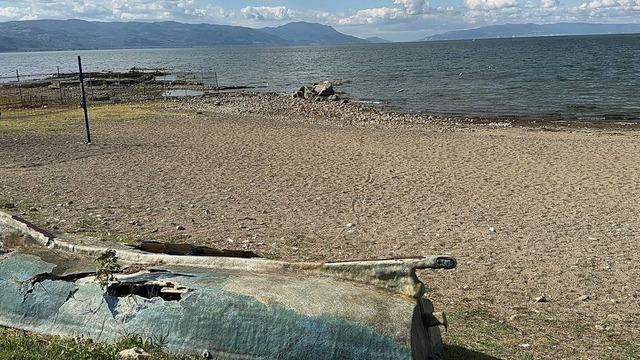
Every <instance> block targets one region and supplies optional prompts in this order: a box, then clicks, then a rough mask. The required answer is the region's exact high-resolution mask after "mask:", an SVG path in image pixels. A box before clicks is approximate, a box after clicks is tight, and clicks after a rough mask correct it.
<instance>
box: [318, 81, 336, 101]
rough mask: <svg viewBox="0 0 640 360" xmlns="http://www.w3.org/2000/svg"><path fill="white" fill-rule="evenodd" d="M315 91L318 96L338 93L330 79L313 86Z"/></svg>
mask: <svg viewBox="0 0 640 360" xmlns="http://www.w3.org/2000/svg"><path fill="white" fill-rule="evenodd" d="M313 91H314V92H315V93H316V94H318V96H323V97H327V96H331V95H334V94H335V93H336V92H335V91H334V90H333V84H331V83H330V82H328V81H325V82H323V83H320V84H317V85H315V86H314V87H313Z"/></svg>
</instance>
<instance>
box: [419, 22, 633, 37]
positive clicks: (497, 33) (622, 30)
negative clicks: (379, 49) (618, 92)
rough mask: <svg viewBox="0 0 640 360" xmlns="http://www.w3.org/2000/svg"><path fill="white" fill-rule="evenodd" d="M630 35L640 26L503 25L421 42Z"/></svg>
mask: <svg viewBox="0 0 640 360" xmlns="http://www.w3.org/2000/svg"><path fill="white" fill-rule="evenodd" d="M631 33H640V24H587V23H559V24H544V25H538V24H505V25H493V26H485V27H481V28H477V29H469V30H458V31H449V32H446V33H443V34H439V35H433V36H429V37H426V38H424V39H423V40H422V41H438V40H464V39H491V38H511V37H533V36H554V35H596V34H631Z"/></svg>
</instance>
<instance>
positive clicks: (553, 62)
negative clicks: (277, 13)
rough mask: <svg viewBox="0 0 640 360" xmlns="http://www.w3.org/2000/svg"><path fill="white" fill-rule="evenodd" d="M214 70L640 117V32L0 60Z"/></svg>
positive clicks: (423, 108) (393, 96)
mask: <svg viewBox="0 0 640 360" xmlns="http://www.w3.org/2000/svg"><path fill="white" fill-rule="evenodd" d="M78 54H79V55H82V57H83V63H84V66H85V68H86V69H87V70H114V71H118V70H128V69H130V68H131V67H134V66H135V67H143V68H170V69H175V70H177V71H194V70H196V71H199V70H201V69H206V70H209V69H215V70H216V71H218V73H219V78H220V83H221V84H222V85H249V86H257V87H263V88H266V89H269V90H275V91H279V92H292V91H293V90H294V89H295V88H296V87H298V86H299V85H300V84H302V83H306V82H317V81H321V80H328V79H331V80H343V81H345V82H346V83H345V85H344V87H343V89H344V90H345V91H347V92H349V93H350V94H351V95H352V96H353V97H354V98H355V99H358V100H361V101H371V102H376V103H378V102H379V104H380V106H384V107H390V108H392V109H397V110H403V111H411V112H430V113H447V114H459V115H480V116H523V117H544V118H551V119H566V120H595V119H597V120H610V121H640V35H621V36H617V35H613V36H585V37H555V38H532V39H500V40H479V41H455V42H436V43H405V44H376V45H350V46H327V47H293V48H216V49H162V50H155V49H154V50H113V51H112V50H110V51H67V52H43V53H12V54H0V74H3V75H5V74H10V73H15V69H16V68H19V69H20V72H21V73H24V74H28V73H43V72H47V73H48V72H54V71H55V69H56V66H60V68H61V70H62V71H75V70H76V68H75V66H76V63H75V61H76V59H75V56H76V55H78Z"/></svg>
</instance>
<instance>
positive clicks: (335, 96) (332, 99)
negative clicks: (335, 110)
mask: <svg viewBox="0 0 640 360" xmlns="http://www.w3.org/2000/svg"><path fill="white" fill-rule="evenodd" d="M327 100H331V101H338V100H340V96H338V95H336V94H333V95H331V96H329V97H328V98H327Z"/></svg>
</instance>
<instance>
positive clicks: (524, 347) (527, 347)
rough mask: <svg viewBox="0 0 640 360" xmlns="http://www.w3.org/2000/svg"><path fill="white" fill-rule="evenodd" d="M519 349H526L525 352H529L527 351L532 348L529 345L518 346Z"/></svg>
mask: <svg viewBox="0 0 640 360" xmlns="http://www.w3.org/2000/svg"><path fill="white" fill-rule="evenodd" d="M518 347H519V348H520V349H525V350H527V349H529V348H531V345H529V344H520V345H518Z"/></svg>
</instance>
